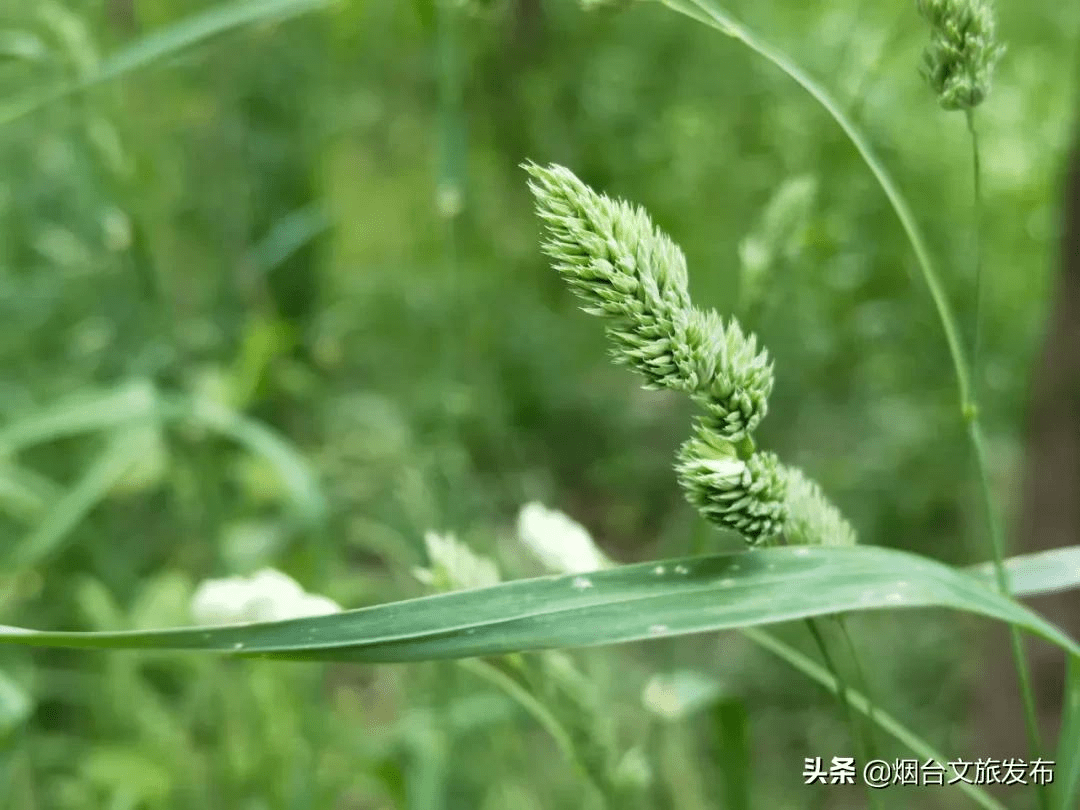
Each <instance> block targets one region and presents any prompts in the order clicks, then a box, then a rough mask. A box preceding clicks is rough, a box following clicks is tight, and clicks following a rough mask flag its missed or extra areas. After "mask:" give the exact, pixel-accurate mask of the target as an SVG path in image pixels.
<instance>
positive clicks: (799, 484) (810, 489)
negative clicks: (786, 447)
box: [781, 467, 856, 546]
mask: <svg viewBox="0 0 1080 810" xmlns="http://www.w3.org/2000/svg"><path fill="white" fill-rule="evenodd" d="M781 475H782V477H783V478H784V483H785V486H786V487H787V506H788V517H787V523H786V524H785V526H784V534H785V535H786V536H787V538H788V541H789V542H791V543H796V544H803V545H811V546H853V545H855V543H856V536H855V530H854V529H853V528H852V527H851V524H850V523H848V522H847V520H846V519H845V518H844V516H843V515H842V514H840V510H839V509H837V508H836V507H835V506H833V505H832V503H830V502H829V499H828V498H826V497H825V494H824V493H823V492H822V491H821V487H819V486H818V485H817V484H816V483H815V482H814V481H811V480H810V479H809V478H807V477H806V476H805V475H803V472H802V470H800V469H799V468H797V467H784V468H783V470H782V471H781Z"/></svg>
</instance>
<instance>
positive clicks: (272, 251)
mask: <svg viewBox="0 0 1080 810" xmlns="http://www.w3.org/2000/svg"><path fill="white" fill-rule="evenodd" d="M332 224H333V223H332V221H331V219H330V217H329V216H327V214H326V212H325V211H324V210H323V208H322V206H321V205H318V204H316V203H312V204H310V205H305V206H304V207H303V208H298V209H296V210H295V211H291V212H290V213H288V214H286V215H285V216H283V217H282V218H281V219H279V220H278V221H277V222H275V223H274V225H273V227H272V228H270V230H269V232H268V233H267V234H266V236H264V237H263V238H262V240H261V241H259V243H258V244H256V245H255V246H254V247H253V248H252V249H251V253H250V256H249V258H250V260H251V263H252V265H254V266H255V267H256V268H258V270H259V272H260V273H267V272H269V271H270V270H272V269H274V268H275V267H277V266H278V265H280V264H281V263H282V262H284V261H286V260H287V259H288V258H289V257H291V256H292V255H293V254H295V253H296V251H298V250H300V249H301V248H302V247H303V246H304V245H306V244H308V243H309V242H311V241H312V240H313V239H315V238H316V237H318V236H319V235H320V234H321V233H324V232H325V231H326V230H327V229H329V228H330V226H331V225H332Z"/></svg>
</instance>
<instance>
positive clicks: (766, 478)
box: [675, 426, 788, 546]
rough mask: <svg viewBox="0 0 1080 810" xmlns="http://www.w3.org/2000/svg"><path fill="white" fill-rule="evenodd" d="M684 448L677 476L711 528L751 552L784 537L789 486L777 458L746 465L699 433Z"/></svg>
mask: <svg viewBox="0 0 1080 810" xmlns="http://www.w3.org/2000/svg"><path fill="white" fill-rule="evenodd" d="M697 434H698V435H697V436H695V437H694V438H692V439H689V440H688V441H686V442H684V443H683V445H682V447H680V448H679V454H678V460H677V462H676V464H675V472H676V475H677V476H678V479H679V485H680V486H681V487H682V489H683V492H684V493H685V495H686V499H687V500H688V501H689V502H690V503H691V504H692V505H693V506H694V507H695V508H696V509H697V510H698V512H700V513H701V515H702V516H703V517H704V518H705V519H706V520H708V521H709V522H711V523H714V524H715V525H717V526H720V527H721V528H725V529H732V530H734V531H737V532H738V533H739V534H741V535H742V536H743V538H744V539H745V540H746V542H747V543H748V544H749V545H751V546H756V545H760V544H761V543H763V542H764V541H766V540H768V539H770V538H771V537H775V536H776V535H777V534H779V533H780V532H781V531H782V530H783V528H784V525H785V523H786V522H787V520H788V506H787V480H786V479H785V477H784V476H783V474H782V468H781V465H780V463H779V462H778V461H777V459H776V456H775V455H773V454H772V453H765V452H757V453H754V454H753V455H751V456H750V458H749V459H747V460H746V461H743V460H742V459H740V458H739V457H738V455H737V454H736V452H735V448H734V447H733V446H732V445H731V444H729V443H727V442H722V441H716V440H715V439H712V438H711V437H710V434H709V432H708V431H707V430H704V429H702V427H701V426H699V427H698V431H697Z"/></svg>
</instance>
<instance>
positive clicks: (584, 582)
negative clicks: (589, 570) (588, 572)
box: [572, 577, 593, 591]
mask: <svg viewBox="0 0 1080 810" xmlns="http://www.w3.org/2000/svg"><path fill="white" fill-rule="evenodd" d="M572 586H573V588H574V590H576V591H584V590H587V589H588V588H591V587H592V586H593V584H592V580H591V579H589V578H588V577H574V581H573V583H572Z"/></svg>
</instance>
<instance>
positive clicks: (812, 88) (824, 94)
mask: <svg viewBox="0 0 1080 810" xmlns="http://www.w3.org/2000/svg"><path fill="white" fill-rule="evenodd" d="M659 1H660V2H661V3H663V4H664V5H665V6H667V7H668V8H670V9H672V10H673V11H677V12H679V13H680V14H683V15H685V16H687V17H690V18H691V19H694V20H697V21H698V22H700V23H702V24H704V25H707V26H709V27H711V28H715V29H717V30H718V31H721V32H722V33H724V34H727V35H728V36H730V37H732V38H734V39H737V40H739V41H740V42H742V43H743V44H744V45H746V46H747V47H748V48H750V49H751V50H752V51H754V52H755V53H757V54H759V55H760V56H762V57H764V58H765V59H767V60H768V61H769V62H771V63H772V64H773V65H775V66H776V67H778V68H779V69H780V70H782V71H783V72H784V73H786V74H787V75H788V76H790V77H791V78H792V79H794V80H795V82H796V83H798V84H799V85H800V86H801V87H802V88H803V89H804V90H806V91H807V92H808V93H809V94H810V95H811V96H812V97H813V98H814V99H815V100H816V101H817V102H818V103H819V104H820V105H821V106H822V107H823V108H824V109H825V111H826V112H828V113H829V115H830V116H832V118H833V120H834V121H836V123H837V124H838V125H839V126H840V128H841V129H842V130H843V131H844V134H845V135H847V137H848V139H849V140H850V141H851V143H852V145H854V147H855V149H856V150H857V151H858V153H859V155H860V156H861V157H862V159H863V161H864V162H865V163H866V165H867V167H868V168H869V169H870V171H871V173H872V174H873V175H874V177H875V178H876V179H877V181H878V184H879V185H880V186H881V189H882V191H884V192H885V196H886V197H887V198H888V200H889V203H890V205H891V206H892V208H893V211H894V212H895V213H896V216H897V219H899V220H900V225H901V227H902V228H903V230H904V233H905V234H906V235H907V238H908V241H909V242H910V243H911V247H912V250H913V251H914V253H915V259H916V262H917V263H918V266H919V270H920V272H921V273H922V276H923V280H924V281H925V283H926V286H927V289H928V290H929V292H930V297H931V299H932V300H933V302H934V306H935V308H936V310H937V314H938V319H939V321H940V322H941V327H942V330H943V331H944V333H945V342H946V343H947V344H948V347H949V355H950V357H951V359H952V363H953V371H954V373H955V376H956V383H957V388H958V393H959V399H960V412H961V414H962V416H963V419H964V421H965V423H966V424H967V428H968V430H967V432H968V437H969V439H970V440H971V443H972V447H973V448H974V450H975V459H976V464H977V465H978V467H979V478H980V482H981V495H982V500H983V507H984V510H985V513H986V516H987V520H988V523H989V533H990V545H991V551H992V553H993V556H994V568H995V575H996V579H997V583H998V587H999V589H1000V590H1001V592H1002V594H1004V595H1005V596H1009V590H1008V581H1007V578H1006V576H1005V568H1004V563H1003V554H1004V541H1003V537H1004V531H1003V529H1002V526H1001V523H1000V519H999V517H998V515H997V512H996V511H995V509H994V505H993V498H992V496H991V489H990V485H989V473H988V470H987V464H986V452H985V447H984V442H983V436H982V428H981V426H980V423H979V414H978V408H977V406H976V403H975V399H974V397H973V395H972V385H971V374H970V372H969V369H968V365H967V361H966V360H965V358H964V349H963V345H962V344H961V342H960V333H959V329H958V328H957V321H956V318H955V316H954V315H953V312H952V308H951V307H950V305H949V301H948V297H947V296H946V294H945V288H944V286H943V285H942V283H941V279H940V277H939V276H938V273H937V270H936V269H935V267H934V263H933V261H932V260H931V258H930V253H929V251H928V250H927V247H926V242H925V241H924V239H923V237H922V233H921V232H920V230H919V227H918V225H917V223H916V221H915V217H914V215H913V214H912V212H911V208H910V206H909V205H908V203H907V200H906V199H905V198H904V196H903V194H902V193H901V192H900V190H899V188H898V187H897V186H896V183H895V182H894V181H893V179H892V177H891V176H890V175H889V173H888V172H887V171H886V169H885V167H884V165H883V164H882V163H881V161H880V160H879V159H878V157H877V155H876V154H875V153H874V151H873V149H872V148H871V147H870V144H869V142H868V141H867V140H866V138H865V137H864V136H863V134H862V133H861V132H860V131H859V130H858V128H857V127H856V126H855V124H854V123H853V122H852V121H851V119H850V118H849V117H848V116H847V115H846V114H845V113H844V111H843V110H841V109H840V106H839V104H838V103H837V102H836V100H835V99H833V98H832V96H831V95H830V94H829V93H828V91H827V90H825V88H824V87H822V86H821V85H820V84H818V83H817V82H816V81H815V80H814V79H812V78H811V77H810V76H809V75H808V74H807V73H806V72H805V71H803V70H802V68H800V67H799V66H798V65H796V64H795V63H794V62H792V61H791V59H789V58H788V56H787V55H786V54H784V53H783V52H782V51H779V50H777V49H775V48H773V47H772V46H771V45H769V44H767V43H765V42H764V41H762V40H760V39H759V38H758V37H757V36H756V35H754V34H753V33H752V32H751V31H750V30H748V29H747V28H746V27H744V26H743V25H742V24H741V23H739V22H738V21H737V20H735V19H734V18H733V17H731V16H730V15H729V14H728V13H727V12H726V11H723V10H721V9H718V8H716V7H715V6H714V5H713V4H712V3H710V2H708V0H659ZM1009 629H1010V634H1011V636H1012V652H1013V663H1014V665H1015V667H1016V673H1017V679H1018V681H1019V684H1020V692H1021V698H1022V701H1023V704H1024V715H1025V726H1026V730H1027V736H1028V745H1029V748H1030V750H1031V756H1032V758H1036V757H1039V756H1040V755H1041V754H1040V752H1041V751H1042V744H1041V741H1040V738H1039V734H1038V727H1037V725H1036V723H1035V709H1034V707H1035V698H1034V695H1033V693H1032V690H1031V676H1030V674H1029V672H1028V666H1027V661H1026V658H1025V656H1024V651H1023V646H1022V643H1021V640H1020V633H1019V631H1018V630H1017V629H1016V627H1015V626H1012V625H1010V628H1009ZM1044 794H1045V790H1040V792H1039V796H1040V802H1041V803H1042V804H1043V806H1044V807H1045V806H1046V804H1045V803H1046V798H1045V795H1044Z"/></svg>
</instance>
